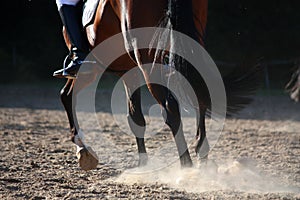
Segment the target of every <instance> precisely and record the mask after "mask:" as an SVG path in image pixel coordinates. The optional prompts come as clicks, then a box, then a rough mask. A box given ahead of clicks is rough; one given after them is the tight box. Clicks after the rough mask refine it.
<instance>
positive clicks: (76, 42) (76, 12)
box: [53, 5, 89, 78]
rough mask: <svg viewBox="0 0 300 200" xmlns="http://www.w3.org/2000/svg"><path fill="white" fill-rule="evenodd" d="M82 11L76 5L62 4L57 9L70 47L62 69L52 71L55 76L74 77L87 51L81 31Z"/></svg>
mask: <svg viewBox="0 0 300 200" xmlns="http://www.w3.org/2000/svg"><path fill="white" fill-rule="evenodd" d="M81 12H82V11H81V10H80V9H78V7H76V6H72V5H62V7H61V8H60V10H59V14H60V17H61V19H62V22H63V24H64V26H65V28H66V31H67V34H68V36H69V39H70V42H71V45H72V46H71V49H70V54H69V56H68V58H67V59H66V60H65V61H68V60H70V62H64V69H61V70H57V71H55V72H54V73H53V76H56V77H61V76H63V77H67V78H74V77H76V74H77V72H78V70H79V68H80V66H81V64H82V63H83V61H84V59H85V57H86V56H87V54H88V53H89V45H88V41H87V38H86V35H85V34H84V32H83V28H82V23H81V16H82V13H81Z"/></svg>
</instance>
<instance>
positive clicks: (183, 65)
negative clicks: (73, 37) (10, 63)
mask: <svg viewBox="0 0 300 200" xmlns="http://www.w3.org/2000/svg"><path fill="white" fill-rule="evenodd" d="M206 19H207V0H138V1H137V0H104V1H100V3H99V5H98V9H97V13H96V16H95V20H94V23H93V24H92V25H90V26H89V27H87V28H86V32H87V36H88V39H89V42H90V45H91V49H93V48H94V47H96V46H97V45H98V44H100V43H101V42H103V41H105V40H106V39H108V38H110V37H111V36H113V35H115V34H118V33H123V36H124V37H123V41H122V42H121V43H119V45H116V46H115V47H114V48H116V49H120V48H122V49H125V51H127V52H128V53H127V54H126V55H123V56H121V57H119V58H118V59H116V60H115V61H114V62H113V63H111V64H110V65H109V66H108V70H109V71H110V72H112V73H114V74H116V75H118V76H120V77H121V78H123V79H124V80H123V81H124V85H125V88H126V90H127V91H126V92H127V97H128V108H129V116H128V123H129V125H130V127H131V129H132V131H133V133H134V135H135V136H136V142H137V148H138V152H139V155H140V159H139V164H140V165H145V164H146V163H147V154H146V147H145V143H144V138H143V137H141V136H143V135H144V132H145V119H144V116H143V113H142V109H141V101H140V90H139V89H137V90H133V89H132V88H134V85H135V84H136V83H135V81H136V79H135V78H126V77H122V75H123V74H124V73H125V72H127V71H129V70H131V69H132V68H134V67H136V66H137V65H138V67H139V69H140V72H141V74H142V75H143V78H144V79H145V81H146V83H147V87H148V89H149V91H150V93H151V94H152V95H153V97H154V98H155V99H156V100H157V102H158V103H159V104H160V105H161V107H162V108H163V109H164V111H165V112H164V113H165V115H164V118H165V123H166V124H167V125H168V126H169V127H170V129H171V131H172V133H173V136H174V138H175V142H176V146H177V149H178V153H179V157H180V163H181V165H182V166H192V160H191V157H190V153H189V151H188V148H187V144H186V142H185V139H184V136H183V130H182V127H181V116H180V112H179V105H178V102H177V100H176V98H175V97H174V96H173V95H172V93H170V92H169V91H168V88H166V87H164V86H160V85H158V84H153V83H151V81H150V79H151V73H153V69H151V70H150V69H147V68H145V67H144V66H142V64H144V63H152V62H153V61H154V60H155V57H154V54H153V53H149V49H134V51H133V52H129V51H128V49H126V45H127V46H128V45H131V46H134V44H133V43H132V40H130V35H126V32H127V31H129V30H132V29H136V28H142V27H158V26H159V27H163V28H168V29H172V30H175V31H179V32H181V33H183V34H186V35H188V36H189V37H191V38H192V39H194V40H195V41H196V42H198V43H200V44H202V45H203V43H204V41H203V38H204V37H203V36H204V31H205V27H206ZM64 36H65V41H66V44H67V46H68V47H70V42H69V40H68V38H67V35H66V34H64ZM170 37H171V36H170ZM170 41H171V42H170V44H169V46H170V47H171V46H172V42H176V41H174V40H170ZM135 42H139V41H135ZM155 53H157V52H155ZM160 55H161V57H162V54H160ZM94 56H95V57H96V58H97V55H94ZM174 65H175V68H176V69H177V70H178V71H179V72H182V74H183V75H184V76H185V78H186V79H187V80H189V81H190V82H191V85H192V87H193V89H194V91H195V93H196V96H197V99H198V105H197V108H196V110H197V133H196V140H197V145H196V153H197V155H198V156H199V157H200V158H206V157H207V155H208V151H209V146H208V142H207V139H206V132H205V115H206V112H207V110H209V109H210V107H211V102H210V96H209V92H208V89H207V87H206V84H205V82H204V80H203V78H202V77H201V75H200V74H199V73H197V71H195V70H194V69H193V67H192V66H191V64H189V63H188V62H187V61H185V60H184V59H182V58H180V57H179V56H176V55H175V57H174ZM157 70H160V69H157ZM256 75H257V69H254V68H252V69H249V70H248V71H247V72H245V71H242V70H241V71H238V72H237V71H235V73H234V74H230V75H229V76H228V77H225V78H224V85H225V89H226V93H227V103H228V110H229V111H236V110H238V109H240V108H241V107H243V105H245V104H247V103H249V102H250V98H248V96H247V95H249V94H250V93H252V92H253V90H254V89H255V88H256V86H255V82H254V81H255V77H256ZM253 80H254V81H253ZM75 81H76V79H75V80H72V79H69V80H68V81H67V83H66V85H65V86H64V88H63V89H62V91H61V100H62V103H63V105H64V107H65V109H66V112H67V116H68V119H69V123H70V128H71V133H72V141H73V142H74V143H75V144H76V145H78V146H81V147H82V148H81V150H80V151H79V154H80V165H81V167H82V168H83V169H85V170H89V169H93V168H95V167H96V165H97V162H98V161H97V159H96V158H95V157H94V156H93V155H92V154H90V152H89V151H87V150H86V149H85V147H84V145H83V144H82V143H81V142H80V138H79V136H78V128H79V127H78V124H77V120H76V115H73V110H74V104H75V102H72V95H73V85H74V82H75ZM252 81H253V82H252ZM249 82H250V83H251V84H249ZM87 83H88V82H87ZM75 95H76V94H75ZM133 122H134V123H135V124H137V125H139V127H140V128H139V129H136V128H133V124H134V123H133ZM138 136H139V137H138ZM175 136H176V137H175ZM178 138H179V139H178ZM203 146H204V147H205V148H203V149H204V152H200V149H201V147H203ZM86 162H90V163H86Z"/></svg>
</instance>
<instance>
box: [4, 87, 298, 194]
mask: <svg viewBox="0 0 300 200" xmlns="http://www.w3.org/2000/svg"><path fill="white" fill-rule="evenodd" d="M58 94H59V89H55V88H51V89H48V90H47V91H43V90H42V89H41V88H39V87H29V86H1V87H0V147H1V151H0V199H79V198H80V199H81V198H93V199H120V198H128V199H300V104H295V103H293V102H291V101H290V100H289V98H288V96H283V95H275V96H274V95H273V96H269V95H266V96H259V97H255V101H254V102H253V103H252V104H251V105H250V106H249V107H247V109H245V110H243V111H242V112H241V113H240V114H239V115H238V116H237V117H235V118H232V119H227V120H226V123H225V128H224V131H223V133H222V135H221V136H220V137H219V139H218V142H217V143H216V145H215V146H214V147H213V148H212V150H211V152H210V154H209V161H208V163H206V164H205V163H202V164H199V163H197V159H196V157H195V153H194V151H193V148H192V146H191V147H190V148H191V149H190V152H191V155H192V157H193V161H194V163H195V167H193V168H191V169H185V170H181V169H180V167H179V166H178V162H179V161H178V159H177V152H176V148H175V143H174V140H173V138H172V135H171V133H170V132H169V131H168V129H167V128H166V127H164V126H163V124H162V123H161V122H155V120H158V119H159V117H157V118H158V119H156V118H155V117H154V118H153V119H152V120H151V128H150V129H149V132H151V131H155V130H159V133H158V134H156V135H151V134H149V138H147V139H146V146H147V150H148V152H149V157H150V161H149V166H146V167H144V168H141V169H139V168H136V164H137V155H136V144H135V138H134V137H133V136H132V135H131V134H128V132H126V131H125V132H126V133H125V132H124V129H122V128H119V127H118V125H117V124H116V122H115V120H114V119H113V117H112V114H111V113H110V111H109V110H110V109H109V106H110V104H109V103H110V101H109V94H110V93H109V91H106V90H104V91H100V92H99V94H100V97H99V98H101V100H102V102H101V104H100V105H98V106H97V111H98V112H97V117H98V121H99V124H100V125H101V127H102V131H101V132H102V133H101V135H100V136H97V130H93V131H94V133H89V135H88V136H89V137H91V138H93V143H92V144H91V145H92V147H93V148H94V149H95V151H96V152H97V153H98V155H99V159H100V161H99V165H98V167H97V169H96V170H92V171H89V172H85V171H82V170H81V169H80V168H79V167H78V162H77V158H76V155H75V152H76V148H75V146H74V145H73V143H72V142H71V141H69V137H68V134H69V132H68V122H67V118H66V114H65V112H64V110H63V107H62V105H61V103H60V101H59V96H58ZM99 101H100V100H99ZM122 116H123V118H124V117H125V115H122V114H121V117H122ZM86 121H87V122H89V118H87V119H86ZM184 121H186V122H187V132H190V133H189V134H188V135H187V140H188V143H189V144H190V143H192V138H193V134H194V132H193V131H192V130H193V129H192V127H193V124H194V123H192V122H193V120H192V119H189V118H186V119H184ZM147 122H148V123H150V118H149V119H148V118H147ZM152 122H153V123H152ZM90 123H92V122H90ZM124 123H125V122H124ZM189 123H192V125H190V124H189ZM122 130H123V131H122ZM93 131H91V132H93ZM87 134H88V133H87ZM98 134H99V133H98ZM209 134H210V131H208V135H209ZM154 155H156V156H155V157H154ZM161 160H163V161H161ZM158 168H161V169H160V170H157V169H158ZM153 169H156V170H153Z"/></svg>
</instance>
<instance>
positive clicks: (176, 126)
mask: <svg viewBox="0 0 300 200" xmlns="http://www.w3.org/2000/svg"><path fill="white" fill-rule="evenodd" d="M148 88H149V90H150V92H151V93H152V95H153V96H154V97H155V98H156V100H157V101H158V103H159V104H160V105H161V106H162V107H163V108H164V111H165V112H163V117H164V119H165V123H166V124H167V125H168V126H169V127H170V129H171V131H172V134H173V137H174V139H175V143H176V147H177V150H178V154H179V158H180V164H181V166H182V167H191V166H192V165H193V163H192V159H191V157H190V153H189V150H188V146H187V143H186V141H185V138H184V134H183V129H182V123H181V116H180V111H179V105H178V102H177V100H176V99H175V97H174V96H173V95H172V94H171V92H170V91H169V90H168V89H167V88H166V87H164V86H162V85H158V84H148Z"/></svg>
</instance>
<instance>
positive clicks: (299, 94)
mask: <svg viewBox="0 0 300 200" xmlns="http://www.w3.org/2000/svg"><path fill="white" fill-rule="evenodd" d="M285 90H286V91H287V92H288V93H289V94H290V97H291V99H292V100H294V101H296V102H299V99H300V66H299V67H298V69H297V70H296V71H295V72H294V73H293V74H292V77H291V79H290V81H289V82H288V83H287V84H286V86H285Z"/></svg>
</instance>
